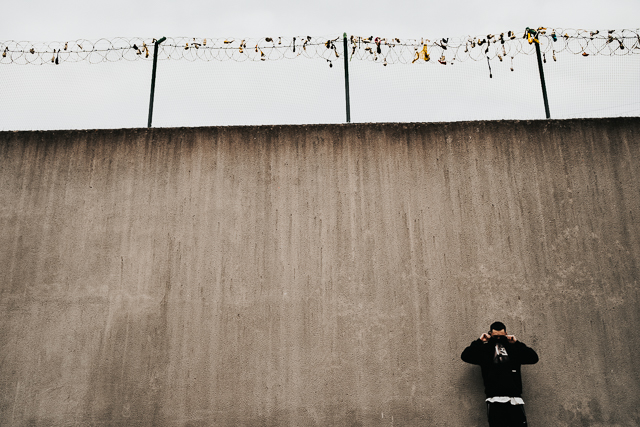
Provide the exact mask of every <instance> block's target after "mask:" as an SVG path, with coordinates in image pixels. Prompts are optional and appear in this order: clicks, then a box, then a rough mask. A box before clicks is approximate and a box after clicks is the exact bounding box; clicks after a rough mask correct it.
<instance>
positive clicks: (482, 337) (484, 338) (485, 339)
mask: <svg viewBox="0 0 640 427" xmlns="http://www.w3.org/2000/svg"><path fill="white" fill-rule="evenodd" d="M489 338H491V335H489V334H488V333H486V332H485V333H484V334H482V335H480V341H482V342H489Z"/></svg>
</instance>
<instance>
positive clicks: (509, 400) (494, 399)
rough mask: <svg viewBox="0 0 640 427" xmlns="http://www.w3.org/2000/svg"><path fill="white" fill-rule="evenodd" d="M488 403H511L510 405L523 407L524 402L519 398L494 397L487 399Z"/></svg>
mask: <svg viewBox="0 0 640 427" xmlns="http://www.w3.org/2000/svg"><path fill="white" fill-rule="evenodd" d="M487 402H489V403H511V404H512V405H524V400H522V398H521V397H509V396H494V397H488V398H487Z"/></svg>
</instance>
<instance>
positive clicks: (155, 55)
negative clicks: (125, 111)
mask: <svg viewBox="0 0 640 427" xmlns="http://www.w3.org/2000/svg"><path fill="white" fill-rule="evenodd" d="M166 39H167V38H166V37H163V38H161V39H160V40H157V41H156V42H155V43H154V46H153V71H152V72H151V98H150V99H149V119H148V120H147V127H148V128H150V127H151V119H152V118H153V96H154V94H155V91H156V67H157V65H158V45H159V44H160V43H162V42H163V41H165V40H166Z"/></svg>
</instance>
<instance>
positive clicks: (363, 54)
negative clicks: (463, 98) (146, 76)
mask: <svg viewBox="0 0 640 427" xmlns="http://www.w3.org/2000/svg"><path fill="white" fill-rule="evenodd" d="M155 42H156V40H155V39H148V38H147V39H145V38H122V37H118V38H114V39H100V40H97V41H89V40H84V39H81V40H74V41H66V42H26V41H11V40H10V41H4V42H0V51H1V52H2V53H1V56H0V64H38V65H43V64H54V65H59V64H62V63H65V62H89V63H92V64H95V63H101V62H116V61H122V60H126V61H137V60H151V59H152V58H153V49H154V44H155ZM347 42H348V43H347V45H348V51H347V54H348V55H349V60H354V59H356V60H366V61H374V62H379V63H381V64H382V65H385V66H386V65H388V64H414V63H425V62H426V63H440V64H443V65H446V64H454V63H456V62H465V61H468V60H472V61H479V60H485V61H486V60H487V59H489V60H494V59H498V60H499V61H503V60H507V59H510V60H511V61H513V58H515V57H516V56H518V55H531V54H535V44H536V43H537V44H539V46H540V50H541V52H542V54H543V55H544V59H545V61H546V59H547V58H546V56H547V55H551V58H552V59H553V60H554V61H555V60H557V57H556V55H557V54H560V53H570V54H573V55H582V56H590V55H603V56H620V55H633V54H640V29H635V30H627V29H623V30H574V29H547V28H543V27H540V28H538V29H536V30H530V29H528V28H527V29H526V30H524V31H522V32H519V33H515V32H512V31H508V32H506V33H500V34H488V35H486V36H475V37H471V36H467V37H458V38H441V39H433V40H432V39H426V38H420V39H399V38H382V37H373V36H369V37H362V36H354V35H352V36H349V37H348V38H347ZM343 51H344V49H343V38H342V37H340V36H337V37H332V38H331V37H330V38H324V37H311V36H304V37H291V38H284V37H263V38H259V39H241V38H226V39H222V38H190V37H179V38H167V39H166V40H165V41H164V42H163V43H161V44H159V45H158V59H160V60H187V61H197V60H203V61H214V60H217V61H228V60H233V61H238V62H243V61H274V60H280V59H293V58H297V57H305V58H317V59H322V60H324V61H327V62H328V63H329V65H330V66H332V65H333V61H335V60H338V59H339V58H342V57H343V55H344V52H343ZM512 68H513V67H512Z"/></svg>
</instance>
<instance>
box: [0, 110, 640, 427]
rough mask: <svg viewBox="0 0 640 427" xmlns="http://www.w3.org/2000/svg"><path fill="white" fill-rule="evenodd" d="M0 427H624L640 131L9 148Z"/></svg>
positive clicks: (639, 127)
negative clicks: (477, 358) (500, 336)
mask: <svg viewBox="0 0 640 427" xmlns="http://www.w3.org/2000/svg"><path fill="white" fill-rule="evenodd" d="M0 162H1V163H0V166H1V170H0V226H1V227H2V228H1V229H2V233H1V235H0V266H2V275H1V276H0V357H1V360H0V387H1V390H2V392H1V394H0V424H1V425H3V426H4V425H8V426H23V425H36V426H63V425H64V426H67V425H82V426H88V425H123V426H124V425H126V426H136V425H157V426H209V425H215V426H238V425H246V426H387V425H388V426H391V425H404V426H418V425H420V426H474V425H476V426H484V425H486V421H485V412H484V411H485V410H484V403H483V388H482V382H481V377H480V372H479V369H478V368H477V367H474V366H471V365H467V364H465V363H463V362H462V361H461V360H460V353H461V352H462V350H463V349H464V347H465V346H466V345H468V344H469V343H470V342H471V341H472V340H473V339H475V338H477V337H478V336H480V334H481V333H482V332H485V331H486V330H487V328H488V325H489V324H490V323H491V322H492V321H494V320H502V321H504V322H505V323H506V324H507V328H508V331H509V332H510V333H514V334H515V335H516V336H517V337H518V338H519V339H520V340H521V341H523V342H525V343H526V344H528V345H530V346H532V347H533V348H534V349H536V350H537V351H538V353H539V355H540V362H539V363H538V364H537V365H533V366H526V367H524V368H523V379H524V382H525V390H524V398H525V401H526V402H527V403H526V408H527V413H528V416H529V421H530V425H532V426H569V425H570V426H636V425H638V424H640V411H639V410H638V408H640V366H639V362H638V360H637V359H638V358H637V356H638V354H639V353H640V336H639V334H638V332H637V330H638V326H640V309H639V303H640V298H639V293H638V281H639V280H640V270H639V268H640V186H639V184H640V182H639V179H640V119H605V120H571V121H533V122H467V123H447V124H376V125H330V126H282V127H227V128H224V127H222V128H194V129H153V130H146V129H138V130H135V129H132V130H106V131H102V130H100V131H68V132H66V131H64V132H58V131H56V132H4V133H0Z"/></svg>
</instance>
